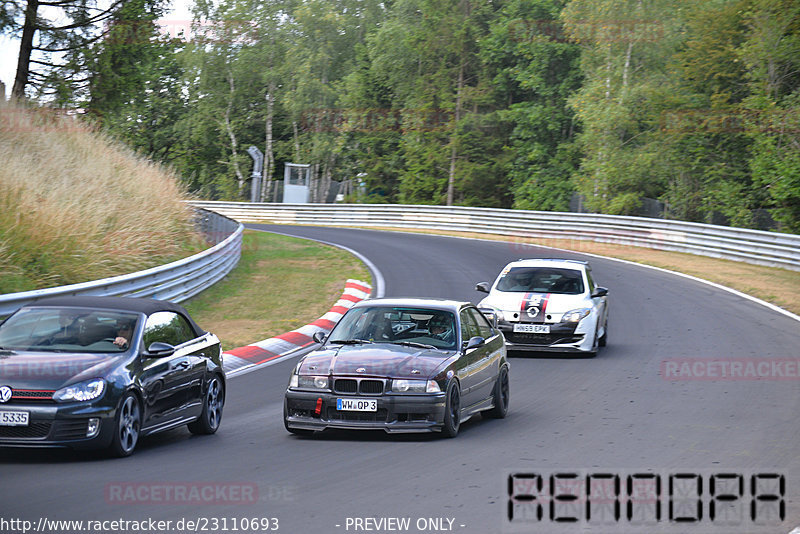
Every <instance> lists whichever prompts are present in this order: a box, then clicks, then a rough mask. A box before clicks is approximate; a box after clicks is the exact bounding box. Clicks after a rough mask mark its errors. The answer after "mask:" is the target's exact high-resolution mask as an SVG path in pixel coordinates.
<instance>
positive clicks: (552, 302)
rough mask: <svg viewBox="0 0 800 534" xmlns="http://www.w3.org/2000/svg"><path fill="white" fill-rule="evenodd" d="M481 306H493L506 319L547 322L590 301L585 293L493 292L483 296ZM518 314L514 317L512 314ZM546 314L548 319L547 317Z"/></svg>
mask: <svg viewBox="0 0 800 534" xmlns="http://www.w3.org/2000/svg"><path fill="white" fill-rule="evenodd" d="M478 306H479V307H481V308H495V309H497V310H500V311H502V312H503V315H504V318H505V320H506V321H512V322H515V321H519V320H520V319H521V320H523V321H526V322H531V321H532V322H547V323H555V322H560V321H561V316H562V315H563V314H564V313H566V312H568V311H571V310H574V309H577V308H589V307H591V306H592V301H591V299H590V298H588V297H587V296H586V295H585V294H580V295H564V294H561V293H523V292H518V293H517V292H499V291H498V292H494V293H492V294H491V295H489V296H487V297H486V298H484V299H483V300H482V301H481V302H480V304H478ZM515 313H516V314H518V316H517V317H514V316H513V314H515ZM547 315H549V316H550V319H547V318H546V317H547Z"/></svg>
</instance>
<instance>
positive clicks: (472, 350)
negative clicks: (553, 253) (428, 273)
mask: <svg viewBox="0 0 800 534" xmlns="http://www.w3.org/2000/svg"><path fill="white" fill-rule="evenodd" d="M315 340H316V341H318V342H321V343H322V346H321V347H320V348H319V349H317V350H316V351H314V352H311V353H310V354H308V355H306V356H305V357H304V358H302V359H301V360H300V361H299V362H298V364H297V366H296V367H295V369H294V371H293V372H292V376H291V378H290V380H289V387H288V388H287V390H286V396H285V401H284V425H285V426H286V429H287V430H288V431H289V432H292V433H294V434H310V433H312V432H314V431H319V430H324V429H327V428H344V429H382V430H385V431H386V432H432V431H441V432H442V433H443V434H444V435H445V436H447V437H454V436H455V435H456V434H458V430H459V425H460V424H461V423H463V422H464V421H466V420H467V419H469V418H470V417H472V416H473V415H475V414H477V413H479V412H483V411H487V412H488V413H489V414H490V415H492V416H493V417H497V418H502V417H505V415H506V412H507V410H508V401H509V388H508V371H509V367H510V366H509V363H508V361H507V360H506V349H505V341H504V339H503V335H502V334H501V333H500V331H499V330H498V329H497V328H496V327H494V326H493V325H492V324H491V323H490V321H488V320H487V318H486V317H485V316H484V315H483V314H482V313H481V312H480V311H478V309H477V308H476V307H475V306H474V305H472V304H470V303H467V302H454V301H449V300H436V299H375V300H366V301H362V302H360V303H358V304H356V305H355V306H353V307H352V308H351V309H350V310H349V311H348V312H347V313H346V314H345V315H344V317H342V319H341V320H340V321H339V323H338V324H337V325H336V326H335V327H334V328H333V330H332V331H331V333H330V334H329V335H328V337H327V338H323V337H322V335H321V334H317V335H316V336H315Z"/></svg>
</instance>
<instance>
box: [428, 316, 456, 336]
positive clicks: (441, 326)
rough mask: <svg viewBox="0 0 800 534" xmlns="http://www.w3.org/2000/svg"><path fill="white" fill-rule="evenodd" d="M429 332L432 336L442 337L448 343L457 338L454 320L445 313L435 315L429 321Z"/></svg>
mask: <svg viewBox="0 0 800 534" xmlns="http://www.w3.org/2000/svg"><path fill="white" fill-rule="evenodd" d="M428 332H430V334H431V337H434V338H436V339H441V340H442V341H446V342H448V343H453V341H454V340H455V329H454V328H453V320H452V319H450V318H448V317H447V316H445V315H434V316H433V317H431V319H430V321H429V322H428Z"/></svg>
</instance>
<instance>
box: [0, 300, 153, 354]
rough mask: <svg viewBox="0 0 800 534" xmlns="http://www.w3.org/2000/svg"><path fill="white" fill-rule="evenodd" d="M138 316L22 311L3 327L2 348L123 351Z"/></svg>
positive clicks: (0, 330)
mask: <svg viewBox="0 0 800 534" xmlns="http://www.w3.org/2000/svg"><path fill="white" fill-rule="evenodd" d="M137 319H138V315H137V314H135V313H126V312H116V311H97V310H90V309H86V308H23V309H22V310H20V311H18V312H17V313H16V314H14V315H12V316H11V317H9V318H8V320H6V322H4V323H3V324H2V325H0V347H2V348H3V349H5V350H19V351H44V352H84V353H85V352H98V353H106V352H123V351H125V350H127V349H128V347H129V346H130V344H131V339H132V333H133V331H134V330H135V328H136V323H137Z"/></svg>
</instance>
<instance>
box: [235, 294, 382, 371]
mask: <svg viewBox="0 0 800 534" xmlns="http://www.w3.org/2000/svg"><path fill="white" fill-rule="evenodd" d="M371 292H372V286H371V285H369V284H368V283H366V282H362V281H360V280H347V282H346V283H345V285H344V292H343V293H342V296H341V297H339V300H337V301H336V304H334V305H333V307H331V309H330V310H328V312H327V313H326V314H325V315H323V316H322V317H320V318H319V319H317V320H316V321H314V322H313V323H309V324H307V325H305V326H301V327H300V328H298V329H296V330H292V331H291V332H286V333H285V334H281V335H279V336H275V337H271V338H269V339H265V340H263V341H258V342H256V343H253V344H252V345H246V346H244V347H237V348H235V349H231V350H229V351H225V352H223V353H222V367H223V369H225V372H226V373H232V372H241V371H242V370H244V369H245V368H250V367H254V366H257V365H263V364H265V363H267V362H270V361H274V360H277V359H278V358H281V357H282V356H287V355H289V354H291V353H294V352H295V351H297V350H299V349H302V348H304V347H308V346H309V345H313V344H314V340H313V339H312V336H313V335H314V334H315V333H316V332H325V333H326V334H327V333H328V332H330V331H331V329H332V328H333V327H334V325H335V324H336V323H337V322H338V321H339V319H341V318H342V315H344V314H345V312H347V310H349V309H350V308H352V307H353V305H354V304H355V303H356V302H360V301H362V300H364V299H366V298H368V297H369V295H370V293H371Z"/></svg>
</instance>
